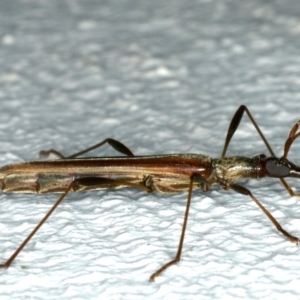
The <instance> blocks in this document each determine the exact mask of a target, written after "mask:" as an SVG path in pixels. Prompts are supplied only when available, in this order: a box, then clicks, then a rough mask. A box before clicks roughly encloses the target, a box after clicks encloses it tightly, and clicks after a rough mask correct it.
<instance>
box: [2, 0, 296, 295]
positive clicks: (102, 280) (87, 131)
mask: <svg viewBox="0 0 300 300" xmlns="http://www.w3.org/2000/svg"><path fill="white" fill-rule="evenodd" d="M0 24H1V26H0V43H1V47H0V64H1V69H0V83H1V89H0V103H1V106H0V112H1V118H0V141H1V143H0V163H1V165H4V164H8V163H13V162H18V161H22V160H33V159H36V157H37V155H38V152H39V150H41V149H49V148H56V149H58V150H61V151H63V153H65V154H71V153H72V152H76V151H79V150H81V149H83V148H85V147H87V146H90V145H92V144H93V143H96V142H98V141H101V140H102V139H104V138H106V137H112V138H116V139H119V140H121V141H122V142H124V143H125V144H126V145H127V146H128V147H129V148H130V149H131V150H132V151H133V152H134V153H136V154H140V155H146V154H160V153H161V154H163V153H178V152H190V153H203V154H208V155H211V156H213V157H218V156H219V155H220V153H221V151H222V146H223V141H224V138H225V134H226V130H227V126H228V124H229V121H230V119H231V117H232V115H233V113H234V111H235V110H236V109H237V107H238V106H239V105H240V104H246V105H247V106H248V107H249V108H250V110H251V112H252V113H253V115H254V117H255V118H256V120H257V121H258V123H259V124H260V125H261V127H262V130H263V132H264V133H265V134H266V136H267V137H268V138H269V140H270V142H271V145H272V146H273V147H274V151H275V152H276V153H278V154H279V155H280V154H281V153H282V146H283V143H284V140H285V138H286V136H287V134H288V131H289V129H290V127H291V126H292V124H293V123H294V122H295V121H296V120H297V119H298V118H299V117H300V101H299V100H300V99H299V98H300V93H299V90H300V89H299V88H300V67H299V49H300V39H299V35H300V29H299V28H300V20H299V5H298V2H297V1H289V2H288V5H287V3H284V4H283V3H282V4H281V2H280V1H274V2H266V1H257V0H256V1H251V2H247V3H246V2H245V1H243V3H242V2H241V1H237V0H235V1H222V2H220V1H190V2H185V3H183V2H182V1H175V0H174V1H168V2H167V4H161V1H129V0H128V1H122V2H121V1H96V0H90V1H89V0H88V1H84V4H83V2H81V1H76V0H69V1H53V2H52V1H51V2H50V1H33V0H32V1H31V0H27V1H25V0H23V1H21V0H19V1H1V4H0ZM299 143H300V141H298V142H297V143H295V145H294V147H293V149H292V153H291V159H292V161H294V162H296V163H298V164H299V163H300V157H299V155H297V153H299V151H298V150H297V149H299ZM262 152H264V153H266V150H265V148H264V146H263V145H262V142H261V141H259V139H258V136H257V134H256V133H255V131H254V130H253V128H252V126H251V124H250V123H249V122H248V121H245V122H243V124H242V126H241V128H240V130H239V133H238V134H237V136H236V137H235V138H234V140H233V143H232V145H231V147H230V149H229V154H239V155H249V156H252V155H256V154H259V153H262ZM100 153H101V154H103V155H110V154H113V153H115V152H113V151H112V150H110V149H109V147H105V148H104V149H103V150H101V151H100V150H98V151H94V152H93V153H92V154H91V155H94V156H97V155H99V154H100ZM293 183H294V186H296V187H298V190H300V184H299V182H298V183H297V182H296V181H293ZM242 184H244V185H245V186H247V187H248V188H249V189H251V191H252V192H253V193H254V195H255V196H256V197H257V198H258V199H260V200H261V202H262V203H264V204H265V205H266V207H267V208H268V209H269V210H270V211H271V212H272V213H273V215H274V216H275V217H276V218H277V220H278V221H279V222H280V223H281V224H282V225H283V227H284V228H285V229H287V230H289V231H290V232H291V233H292V234H295V235H298V236H300V220H299V213H300V206H299V202H297V199H296V198H290V197H289V196H288V195H287V193H286V192H285V191H284V189H283V187H282V186H281V185H280V183H279V182H277V181H276V180H267V179H266V180H262V181H259V182H255V181H249V182H247V181H242ZM55 199H57V195H47V196H45V195H40V196H37V195H11V194H2V193H1V195H0V203H1V205H0V254H1V255H0V256H1V260H4V258H8V257H9V255H11V253H12V251H13V250H14V249H15V248H16V246H17V245H18V244H19V243H20V242H21V241H22V240H23V239H24V238H25V236H26V234H28V233H29V232H30V230H31V229H32V228H33V226H34V225H35V224H36V223H37V222H38V221H39V220H40V219H41V218H42V217H43V215H44V214H45V212H46V211H47V210H48V209H49V208H50V206H51V203H53V201H54V200H55ZM185 200H186V194H181V195H170V196H169V195H155V194H154V195H147V194H145V193H143V192H141V191H135V190H132V189H125V190H118V191H115V192H109V191H108V192H90V193H83V194H78V195H74V194H72V195H69V196H68V199H66V201H65V202H64V203H63V204H62V205H61V206H60V207H59V208H58V209H57V211H56V212H55V213H54V215H53V216H52V217H51V219H50V220H49V221H48V222H47V223H46V224H45V225H44V226H43V227H42V229H41V230H40V232H39V233H38V234H37V235H36V237H35V238H34V239H33V240H32V241H31V242H30V243H29V244H28V246H27V247H26V248H25V250H24V251H23V252H22V254H21V255H20V256H19V257H18V258H17V259H16V261H15V262H14V263H13V265H12V267H11V268H10V269H8V270H0V273H1V276H0V287H1V288H0V295H1V299H12V298H14V299H20V298H31V299H58V298H59V299H99V298H100V297H101V298H102V299H131V300H132V299H143V298H151V299H154V298H162V299H163V298H166V297H167V296H168V298H169V299H171V298H172V299H183V298H184V299H196V298H197V299H217V298H225V297H226V299H241V298H244V299H245V298H248V299H250V298H251V299H282V298H283V297H289V299H299V295H300V291H299V284H300V282H299V281H300V279H299V269H300V258H299V257H300V255H299V254H300V249H299V247H296V246H295V245H292V244H290V243H289V242H287V241H286V240H285V239H284V238H283V237H282V236H281V235H280V234H279V233H277V231H276V229H274V227H273V226H272V225H271V224H270V222H269V220H268V219H267V218H266V217H265V216H264V215H263V214H262V212H261V211H260V210H259V209H258V208H257V207H256V205H255V203H252V201H251V200H250V199H248V198H247V197H243V196H241V195H237V194H235V193H233V192H231V191H229V192H226V191H222V190H220V189H218V188H217V189H214V190H213V191H212V192H210V193H206V194H204V193H200V192H197V193H195V195H194V197H193V203H192V207H191V212H190V219H189V223H188V230H187V235H186V239H185V244H184V249H183V253H182V255H183V257H182V261H181V262H180V264H178V266H175V267H173V268H170V269H169V270H168V271H167V272H165V273H164V274H163V276H162V277H161V278H159V279H158V280H157V282H156V283H151V284H150V283H149V282H148V278H149V276H150V274H151V273H152V272H153V271H155V270H156V269H157V268H158V267H159V266H161V264H162V263H165V262H166V261H168V260H169V259H171V258H172V257H173V256H174V254H175V252H176V247H177V244H178V240H179V233H180V229H181V223H182V218H183V212H184V208H185ZM22 267H24V268H22Z"/></svg>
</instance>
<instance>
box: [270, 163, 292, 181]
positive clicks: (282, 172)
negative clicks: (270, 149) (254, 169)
mask: <svg viewBox="0 0 300 300" xmlns="http://www.w3.org/2000/svg"><path fill="white" fill-rule="evenodd" d="M266 169H267V171H268V173H269V175H270V176H273V177H279V178H280V177H287V176H288V175H289V174H290V168H289V167H288V166H286V165H278V164H277V159H270V160H267V161H266Z"/></svg>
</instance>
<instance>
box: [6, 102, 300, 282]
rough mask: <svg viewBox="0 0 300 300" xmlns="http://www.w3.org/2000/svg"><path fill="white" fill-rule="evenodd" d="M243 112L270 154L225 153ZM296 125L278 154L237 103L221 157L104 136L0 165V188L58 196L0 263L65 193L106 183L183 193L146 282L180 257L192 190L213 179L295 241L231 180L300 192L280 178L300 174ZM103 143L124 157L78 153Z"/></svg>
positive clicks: (204, 186) (206, 187)
mask: <svg viewBox="0 0 300 300" xmlns="http://www.w3.org/2000/svg"><path fill="white" fill-rule="evenodd" d="M244 112H246V114H247V115H248V117H249V119H250V120H251V122H252V124H253V125H254V127H255V128H256V130H257V132H258V134H259V135H260V137H261V139H262V140H263V142H264V143H265V145H266V147H267V149H268V150H269V152H270V154H271V156H266V155H264V154H260V155H257V156H254V157H245V156H230V157H227V156H226V151H227V148H228V145H229V143H230V140H231V138H232V136H233V135H234V133H235V131H236V129H237V128H238V126H239V124H240V121H241V119H242V116H243V114H244ZM299 124H300V120H298V121H297V122H296V124H295V125H294V126H293V127H292V128H291V130H290V133H289V135H288V138H287V139H286V141H285V145H284V151H283V155H282V156H281V157H279V158H278V157H276V156H275V154H274V152H273V150H272V149H271V147H270V145H269V143H268V142H267V140H266V138H265V137H264V135H263V133H262V132H261V130H260V129H259V127H258V125H257V123H256V122H255V120H254V118H253V117H252V115H251V113H250V111H249V110H248V108H247V107H246V106H244V105H241V106H240V107H239V109H238V110H237V111H236V113H235V115H234V116H233V118H232V120H231V123H230V125H229V128H228V132H227V136H226V139H225V144H224V147H223V152H222V155H221V158H216V159H214V158H211V157H209V156H206V155H201V154H170V155H153V156H134V155H133V153H132V152H131V151H130V150H129V149H128V148H127V147H126V146H125V145H124V144H122V143H121V142H119V141H117V140H114V139H110V138H108V139H105V140H104V141H102V142H101V143H98V144H96V145H94V146H92V147H90V148H87V149H85V150H83V151H80V152H78V153H75V154H73V155H70V156H67V157H65V156H63V155H62V154H61V153H60V152H58V151H56V150H53V149H51V150H49V151H41V154H42V155H43V156H48V155H50V154H55V155H56V156H58V157H59V159H57V160H46V161H45V160H43V161H31V162H23V163H17V164H11V165H7V166H4V167H2V168H0V187H1V189H2V190H3V191H4V192H12V193H61V195H60V197H59V198H58V200H57V201H56V202H55V204H54V205H53V206H52V208H51V209H50V210H49V212H48V213H47V214H46V215H45V217H44V218H43V219H42V220H41V221H40V222H39V223H38V225H37V226H36V227H35V228H34V230H33V231H32V232H31V233H30V234H29V235H28V237H27V238H26V239H25V240H24V241H23V243H22V244H21V245H20V246H19V247H18V248H17V250H16V251H15V252H14V253H13V254H12V256H11V257H10V258H9V259H8V260H7V261H6V262H5V263H3V264H1V265H0V267H1V268H8V267H9V266H10V265H11V264H12V262H13V261H14V260H15V258H16V257H17V256H18V254H19V253H20V252H21V251H22V249H23V248H24V247H25V246H26V244H27V243H28V242H29V241H30V239H31V238H32V237H33V236H34V234H35V233H36V232H37V231H38V230H39V229H40V227H41V226H42V225H43V224H44V223H45V221H46V220H47V219H48V218H49V217H50V215H51V214H52V213H53V211H54V210H55V209H56V208H57V206H58V205H59V204H60V203H61V202H62V200H63V199H64V198H65V197H66V196H67V194H69V192H82V191H87V190H99V189H107V188H109V189H112V188H122V187H134V188H137V189H142V190H144V191H146V192H148V193H151V192H160V193H180V192H186V191H187V193H188V196H187V204H186V210H185V215H184V221H183V226H182V230H181V235H180V239H179V245H178V249H177V253H176V256H175V258H174V259H172V260H171V261H169V262H168V263H166V264H164V265H163V266H162V267H161V268H159V269H158V270H157V271H156V272H154V273H153V274H152V275H151V276H150V281H154V280H155V278H156V277H158V276H160V275H161V273H162V272H164V271H165V270H166V269H167V268H169V267H170V266H172V265H174V264H176V263H177V262H179V261H180V258H181V252H182V248H183V241H184V235H185V230H186V226H187V220H188V215H189V208H190V204H191V199H192V191H193V190H194V189H200V190H202V191H204V192H206V191H209V190H210V188H211V186H212V185H213V184H219V185H220V186H221V188H222V189H224V190H229V189H232V190H234V191H236V192H237V193H239V194H242V195H247V196H249V197H250V198H251V199H252V200H253V201H254V202H255V203H256V204H257V205H258V206H259V207H260V209H261V210H262V211H263V212H264V213H265V214H266V216H267V217H268V218H269V219H270V220H271V222H272V223H273V224H274V225H275V227H276V228H277V230H278V231H280V232H281V233H282V234H283V235H284V236H285V237H286V238H287V239H288V240H289V241H290V242H292V243H298V242H299V239H298V238H297V237H295V236H293V235H291V234H289V233H288V232H287V231H285V230H284V229H283V228H282V227H281V225H280V224H279V223H278V222H277V221H276V219H275V218H274V217H273V216H272V215H271V213H270V212H269V211H268V210H267V209H266V208H265V207H264V206H263V205H262V204H261V203H260V202H259V201H258V199H256V197H254V195H253V194H252V193H251V192H250V191H249V190H248V189H247V188H245V187H243V186H241V185H239V184H236V183H235V181H236V180H238V179H241V178H255V179H259V178H262V177H274V178H279V179H280V180H281V182H282V183H283V185H284V187H285V188H286V190H287V191H288V193H289V194H290V195H291V196H300V194H295V193H294V191H293V190H292V188H291V187H290V186H289V184H288V183H287V182H286V181H285V180H284V178H285V177H295V178H300V167H299V166H296V165H294V164H293V163H291V162H290V161H289V160H288V159H287V156H288V153H289V150H290V147H291V145H292V144H293V142H294V140H295V139H296V138H298V137H299V136H300V132H298V127H299ZM106 143H108V144H109V145H110V146H112V147H113V148H114V149H115V150H117V151H118V152H120V153H122V154H125V155H126V156H118V157H95V158H94V157H92V158H79V156H81V155H82V154H85V153H87V152H89V151H91V150H93V149H95V148H98V147H101V146H102V145H104V144H106Z"/></svg>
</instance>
